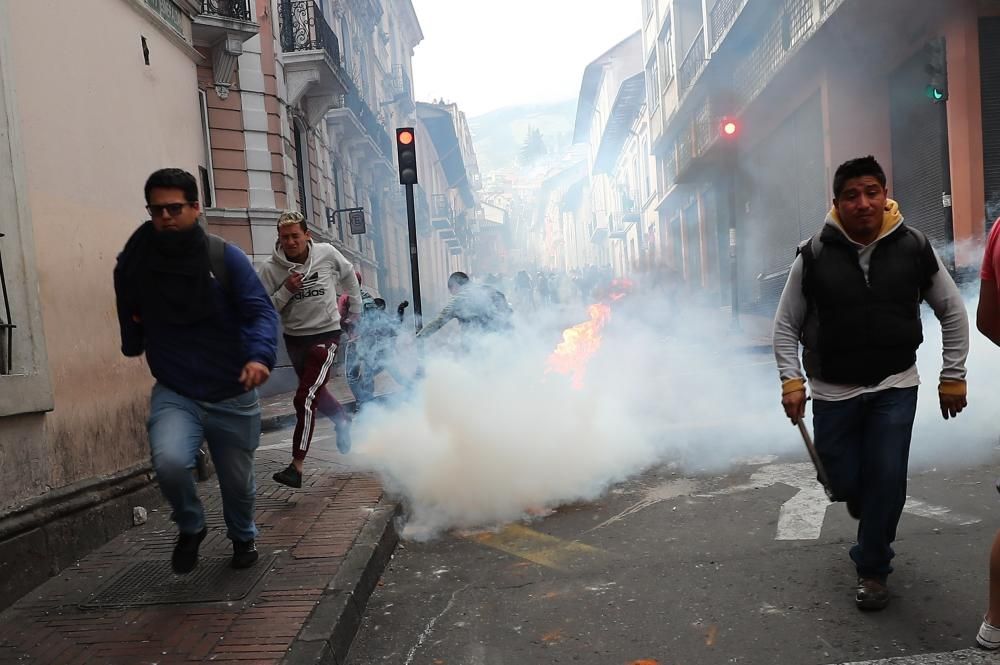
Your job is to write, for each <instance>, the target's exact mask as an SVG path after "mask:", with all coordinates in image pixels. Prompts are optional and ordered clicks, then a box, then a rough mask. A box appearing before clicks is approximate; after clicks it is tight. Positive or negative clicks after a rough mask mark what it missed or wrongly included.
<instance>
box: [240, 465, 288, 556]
mask: <svg viewBox="0 0 1000 665" xmlns="http://www.w3.org/2000/svg"><path fill="white" fill-rule="evenodd" d="M271 478H273V479H274V482H276V483H281V484H282V485H287V486H288V487H294V488H295V489H298V488H300V487H302V472H301V471H299V470H298V469H296V468H295V465H294V464H289V465H288V468H287V469H282V470H281V471H279V472H278V473H276V474H274V475H273V476H271ZM233 542H236V541H233Z"/></svg>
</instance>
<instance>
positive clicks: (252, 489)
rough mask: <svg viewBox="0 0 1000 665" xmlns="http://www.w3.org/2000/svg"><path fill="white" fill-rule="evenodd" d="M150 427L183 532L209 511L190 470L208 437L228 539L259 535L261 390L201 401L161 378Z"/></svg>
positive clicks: (156, 464) (157, 464) (159, 473)
mask: <svg viewBox="0 0 1000 665" xmlns="http://www.w3.org/2000/svg"><path fill="white" fill-rule="evenodd" d="M148 428H149V447H150V452H151V454H152V458H153V470H154V471H156V478H157V480H158V481H159V483H160V491H162V492H163V496H164V497H166V499H167V501H169V502H170V506H171V508H173V515H172V518H173V520H174V521H175V522H177V527H178V529H179V530H180V532H181V533H197V532H199V531H201V530H202V529H203V528H204V526H205V511H204V508H203V507H202V505H201V500H200V499H199V498H198V491H197V489H196V488H195V481H194V476H193V474H192V473H191V470H192V469H194V468H195V464H196V460H197V455H198V448H199V447H200V446H201V442H202V440H207V441H208V450H209V452H210V453H211V454H212V462H213V463H214V464H215V473H216V475H217V476H218V479H219V489H221V490H222V513H223V517H224V518H225V520H226V527H228V535H229V538H230V539H232V540H240V541H248V540H252V539H254V538H256V537H257V526H256V525H255V524H254V521H253V513H254V501H255V499H256V494H257V484H256V480H255V479H254V465H253V458H254V451H255V450H257V446H258V444H259V443H260V401H259V400H258V398H257V391H256V390H252V391H250V392H248V393H244V394H242V395H239V396H237V397H233V398H231V399H227V400H223V401H221V402H214V403H212V402H198V401H196V400H193V399H189V398H187V397H184V396H183V395H179V394H177V393H175V392H174V391H173V390H170V389H169V388H167V387H166V386H163V385H162V384H159V383H157V384H156V385H155V386H153V395H152V399H151V403H150V414H149V423H148Z"/></svg>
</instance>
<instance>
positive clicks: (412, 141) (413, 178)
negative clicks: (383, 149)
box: [396, 127, 417, 185]
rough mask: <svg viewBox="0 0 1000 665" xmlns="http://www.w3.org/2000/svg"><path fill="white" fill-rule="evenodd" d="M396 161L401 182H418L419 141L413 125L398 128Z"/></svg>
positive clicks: (402, 183)
mask: <svg viewBox="0 0 1000 665" xmlns="http://www.w3.org/2000/svg"><path fill="white" fill-rule="evenodd" d="M396 161H397V163H398V166H399V184H401V185H415V184H417V141H416V135H415V134H414V133H413V128H412V127H402V128H400V129H397V130H396Z"/></svg>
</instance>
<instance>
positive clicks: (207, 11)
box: [191, 0, 260, 99]
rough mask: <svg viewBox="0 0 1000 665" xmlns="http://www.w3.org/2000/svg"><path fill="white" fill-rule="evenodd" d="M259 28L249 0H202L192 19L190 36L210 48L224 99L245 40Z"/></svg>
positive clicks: (216, 76) (219, 88) (218, 91)
mask: <svg viewBox="0 0 1000 665" xmlns="http://www.w3.org/2000/svg"><path fill="white" fill-rule="evenodd" d="M259 31H260V26H258V25H257V24H256V23H254V15H253V10H252V9H251V7H250V0H201V13H200V14H198V15H197V16H195V17H194V18H193V19H192V20H191V39H192V41H193V42H194V44H195V46H198V47H200V48H202V49H204V50H210V51H211V64H212V78H213V82H214V83H215V91H216V93H217V94H218V95H219V97H220V98H221V99H225V98H226V97H228V96H229V88H230V87H231V86H232V80H233V73H234V72H235V71H236V62H237V60H238V58H239V57H240V56H241V55H243V43H244V42H245V41H247V40H248V39H252V38H253V37H255V36H256V35H257V33H258V32H259Z"/></svg>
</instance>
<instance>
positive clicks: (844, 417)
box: [813, 387, 917, 578]
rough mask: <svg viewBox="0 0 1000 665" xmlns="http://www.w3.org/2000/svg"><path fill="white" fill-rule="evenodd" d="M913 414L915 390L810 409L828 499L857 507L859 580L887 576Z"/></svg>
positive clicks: (819, 404)
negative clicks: (830, 493)
mask: <svg viewBox="0 0 1000 665" xmlns="http://www.w3.org/2000/svg"><path fill="white" fill-rule="evenodd" d="M916 411H917V388H916V387H913V388H893V389H889V390H881V391H879V392H874V393H868V394H865V395H861V396H859V397H855V398H853V399H848V400H843V401H839V402H830V401H824V400H816V401H815V402H814V403H813V426H814V428H815V431H816V450H817V452H818V453H819V456H820V460H821V461H822V462H823V466H824V467H825V469H826V473H827V476H829V479H830V485H831V486H832V487H831V489H832V490H833V494H834V497H835V498H836V499H837V500H841V501H845V500H848V499H851V500H852V501H855V502H857V503H858V504H859V505H860V509H861V520H860V522H859V524H858V542H857V544H856V545H855V546H854V547H852V548H851V559H852V560H853V561H854V564H855V566H857V570H858V576H859V577H877V578H885V577H886V576H888V575H889V573H891V572H892V566H891V565H890V562H891V561H892V558H893V556H895V552H893V550H892V541H894V540H895V539H896V526H897V525H898V524H899V518H900V516H901V515H902V514H903V504H904V503H906V472H907V464H908V462H909V456H910V437H911V434H912V432H913V418H914V416H915V415H916Z"/></svg>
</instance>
